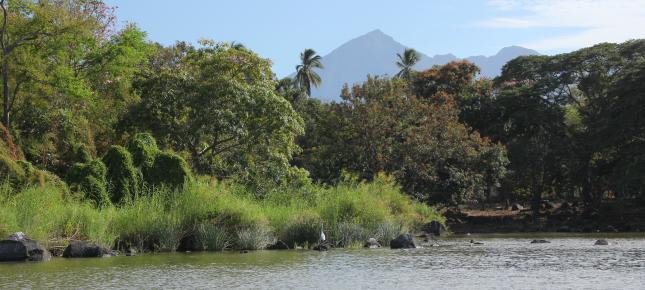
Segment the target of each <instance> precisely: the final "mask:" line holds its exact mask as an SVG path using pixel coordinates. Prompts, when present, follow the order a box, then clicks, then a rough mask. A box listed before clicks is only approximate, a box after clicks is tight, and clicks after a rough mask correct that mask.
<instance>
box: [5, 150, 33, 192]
mask: <svg viewBox="0 0 645 290" xmlns="http://www.w3.org/2000/svg"><path fill="white" fill-rule="evenodd" d="M26 177H27V173H25V168H23V166H21V164H20V163H18V162H16V161H14V160H13V159H11V157H9V156H7V155H4V154H0V178H2V179H3V180H7V181H8V182H9V183H10V184H11V185H12V187H14V188H15V187H19V186H21V185H22V184H23V183H24V182H25V179H26Z"/></svg>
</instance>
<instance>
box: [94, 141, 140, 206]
mask: <svg viewBox="0 0 645 290" xmlns="http://www.w3.org/2000/svg"><path fill="white" fill-rule="evenodd" d="M103 162H104V163H105V165H106V167H107V181H108V182H109V189H108V192H109V193H110V197H111V200H112V202H113V203H120V202H121V201H122V200H123V199H124V198H134V197H135V196H136V194H137V192H138V188H139V175H138V174H137V171H136V169H135V168H134V164H133V163H132V156H131V155H130V152H128V150H126V149H125V148H123V147H121V146H112V147H111V148H110V150H108V152H107V154H105V156H104V157H103Z"/></svg>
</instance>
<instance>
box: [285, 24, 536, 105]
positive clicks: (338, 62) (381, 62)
mask: <svg viewBox="0 0 645 290" xmlns="http://www.w3.org/2000/svg"><path fill="white" fill-rule="evenodd" d="M406 48H407V47H406V46H405V45H403V44H401V43H399V42H397V41H396V40H394V38H392V37H391V36H389V35H387V34H385V33H383V32H382V31H380V30H378V29H377V30H374V31H371V32H369V33H367V34H365V35H362V36H359V37H357V38H354V39H352V40H350V41H348V42H346V43H345V44H343V45H341V46H340V47H338V48H336V49H334V50H333V51H332V52H330V53H329V54H327V55H325V56H324V57H323V58H322V63H323V65H324V66H325V68H324V69H323V70H317V71H318V74H320V77H321V78H322V80H323V83H322V86H321V87H320V88H313V89H312V96H313V97H316V98H319V99H321V100H323V101H337V100H339V97H338V96H339V94H340V90H341V88H342V87H343V84H345V83H348V84H350V85H351V84H355V83H361V82H363V81H365V80H366V79H367V75H368V74H371V75H388V76H394V75H395V74H396V73H397V72H398V68H397V67H396V64H395V63H396V54H397V53H402V52H403V51H404V50H405V49H406ZM420 54H421V59H420V61H419V63H417V65H416V66H415V69H417V70H424V69H428V68H431V67H432V66H433V65H441V64H445V63H447V62H449V61H453V60H457V59H459V58H457V57H456V56H455V55H453V54H445V55H435V56H433V57H430V56H427V55H425V54H423V53H420ZM532 54H538V53H537V52H536V51H534V50H530V49H526V48H523V47H519V46H511V47H506V48H503V49H502V50H500V51H499V52H498V53H497V54H496V55H494V56H490V57H486V56H473V57H468V58H466V59H467V60H469V61H472V62H474V63H475V64H477V65H478V66H479V67H480V68H481V69H482V73H481V75H482V76H486V77H495V76H496V75H498V74H499V72H500V70H501V67H502V66H503V65H504V64H505V63H506V62H507V61H509V60H511V59H513V58H515V57H518V56H521V55H532ZM291 76H292V77H293V75H291Z"/></svg>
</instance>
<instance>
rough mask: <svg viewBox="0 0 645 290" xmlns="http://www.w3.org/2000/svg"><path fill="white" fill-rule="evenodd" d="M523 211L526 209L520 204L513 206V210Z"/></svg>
mask: <svg viewBox="0 0 645 290" xmlns="http://www.w3.org/2000/svg"><path fill="white" fill-rule="evenodd" d="M523 209H524V207H523V206H522V205H521V204H519V203H514V204H513V205H511V210H523Z"/></svg>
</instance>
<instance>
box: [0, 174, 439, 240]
mask: <svg viewBox="0 0 645 290" xmlns="http://www.w3.org/2000/svg"><path fill="white" fill-rule="evenodd" d="M433 219H434V220H441V221H443V220H442V217H440V216H439V215H438V214H436V212H435V211H434V210H433V209H432V208H429V207H427V206H425V205H422V204H418V203H415V202H413V201H412V200H410V199H409V198H408V197H407V196H406V195H404V194H403V193H402V192H401V191H400V190H399V188H398V187H397V186H396V185H395V184H394V183H393V181H392V180H390V179H388V178H378V179H377V180H375V181H374V182H370V183H344V184H340V185H338V186H335V187H329V188H327V187H321V186H313V185H312V186H307V187H304V188H299V189H297V190H296V189H293V190H285V191H284V192H280V193H275V194H272V195H269V196H267V197H265V198H263V199H258V198H255V197H254V195H253V194H252V193H251V192H248V191H247V190H245V189H244V187H241V186H237V185H235V184H230V183H226V182H217V181H214V180H208V179H206V178H201V179H198V180H196V181H192V182H190V183H189V184H187V185H186V186H185V187H184V188H183V189H182V190H174V191H173V190H169V189H164V188H156V189H150V190H145V192H144V194H141V195H139V196H138V197H136V198H134V199H132V200H129V201H127V202H125V203H123V204H121V205H118V206H116V205H107V206H101V207H96V206H94V205H93V204H91V203H90V202H88V201H83V200H82V199H80V198H77V197H75V196H74V195H72V194H66V193H64V192H63V191H61V190H60V189H58V188H57V187H53V186H47V185H45V186H36V187H30V188H27V189H25V190H22V191H20V192H18V193H9V192H5V193H3V194H1V195H0V236H6V235H8V234H9V233H12V232H16V231H22V232H25V233H27V234H28V235H30V236H32V237H33V238H35V239H37V240H39V241H41V242H42V243H44V244H47V245H57V244H65V242H66V241H67V240H69V239H84V240H92V241H95V242H97V243H100V244H103V245H105V246H109V247H119V248H127V247H134V248H136V249H139V250H154V251H173V250H175V249H177V248H178V247H179V246H180V244H182V245H184V246H185V245H188V246H189V247H192V248H193V249H202V250H222V249H260V248H264V247H265V246H267V245H268V244H271V243H273V242H275V241H276V240H281V241H284V242H285V243H287V244H288V245H289V246H290V247H294V246H295V245H298V246H304V247H307V246H311V245H312V244H313V243H315V242H317V239H318V235H319V231H320V228H321V227H322V228H323V229H324V231H325V233H326V235H327V237H328V240H329V241H331V243H333V244H335V245H336V246H345V247H351V246H359V245H361V244H362V242H363V241H364V240H365V239H366V238H368V237H375V238H377V239H379V240H380V241H381V242H382V243H384V244H388V243H389V240H390V239H392V238H393V237H394V236H396V235H397V234H399V233H401V232H405V231H409V230H413V229H414V228H418V227H419V226H420V225H422V224H424V223H426V222H428V221H430V220H433Z"/></svg>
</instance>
